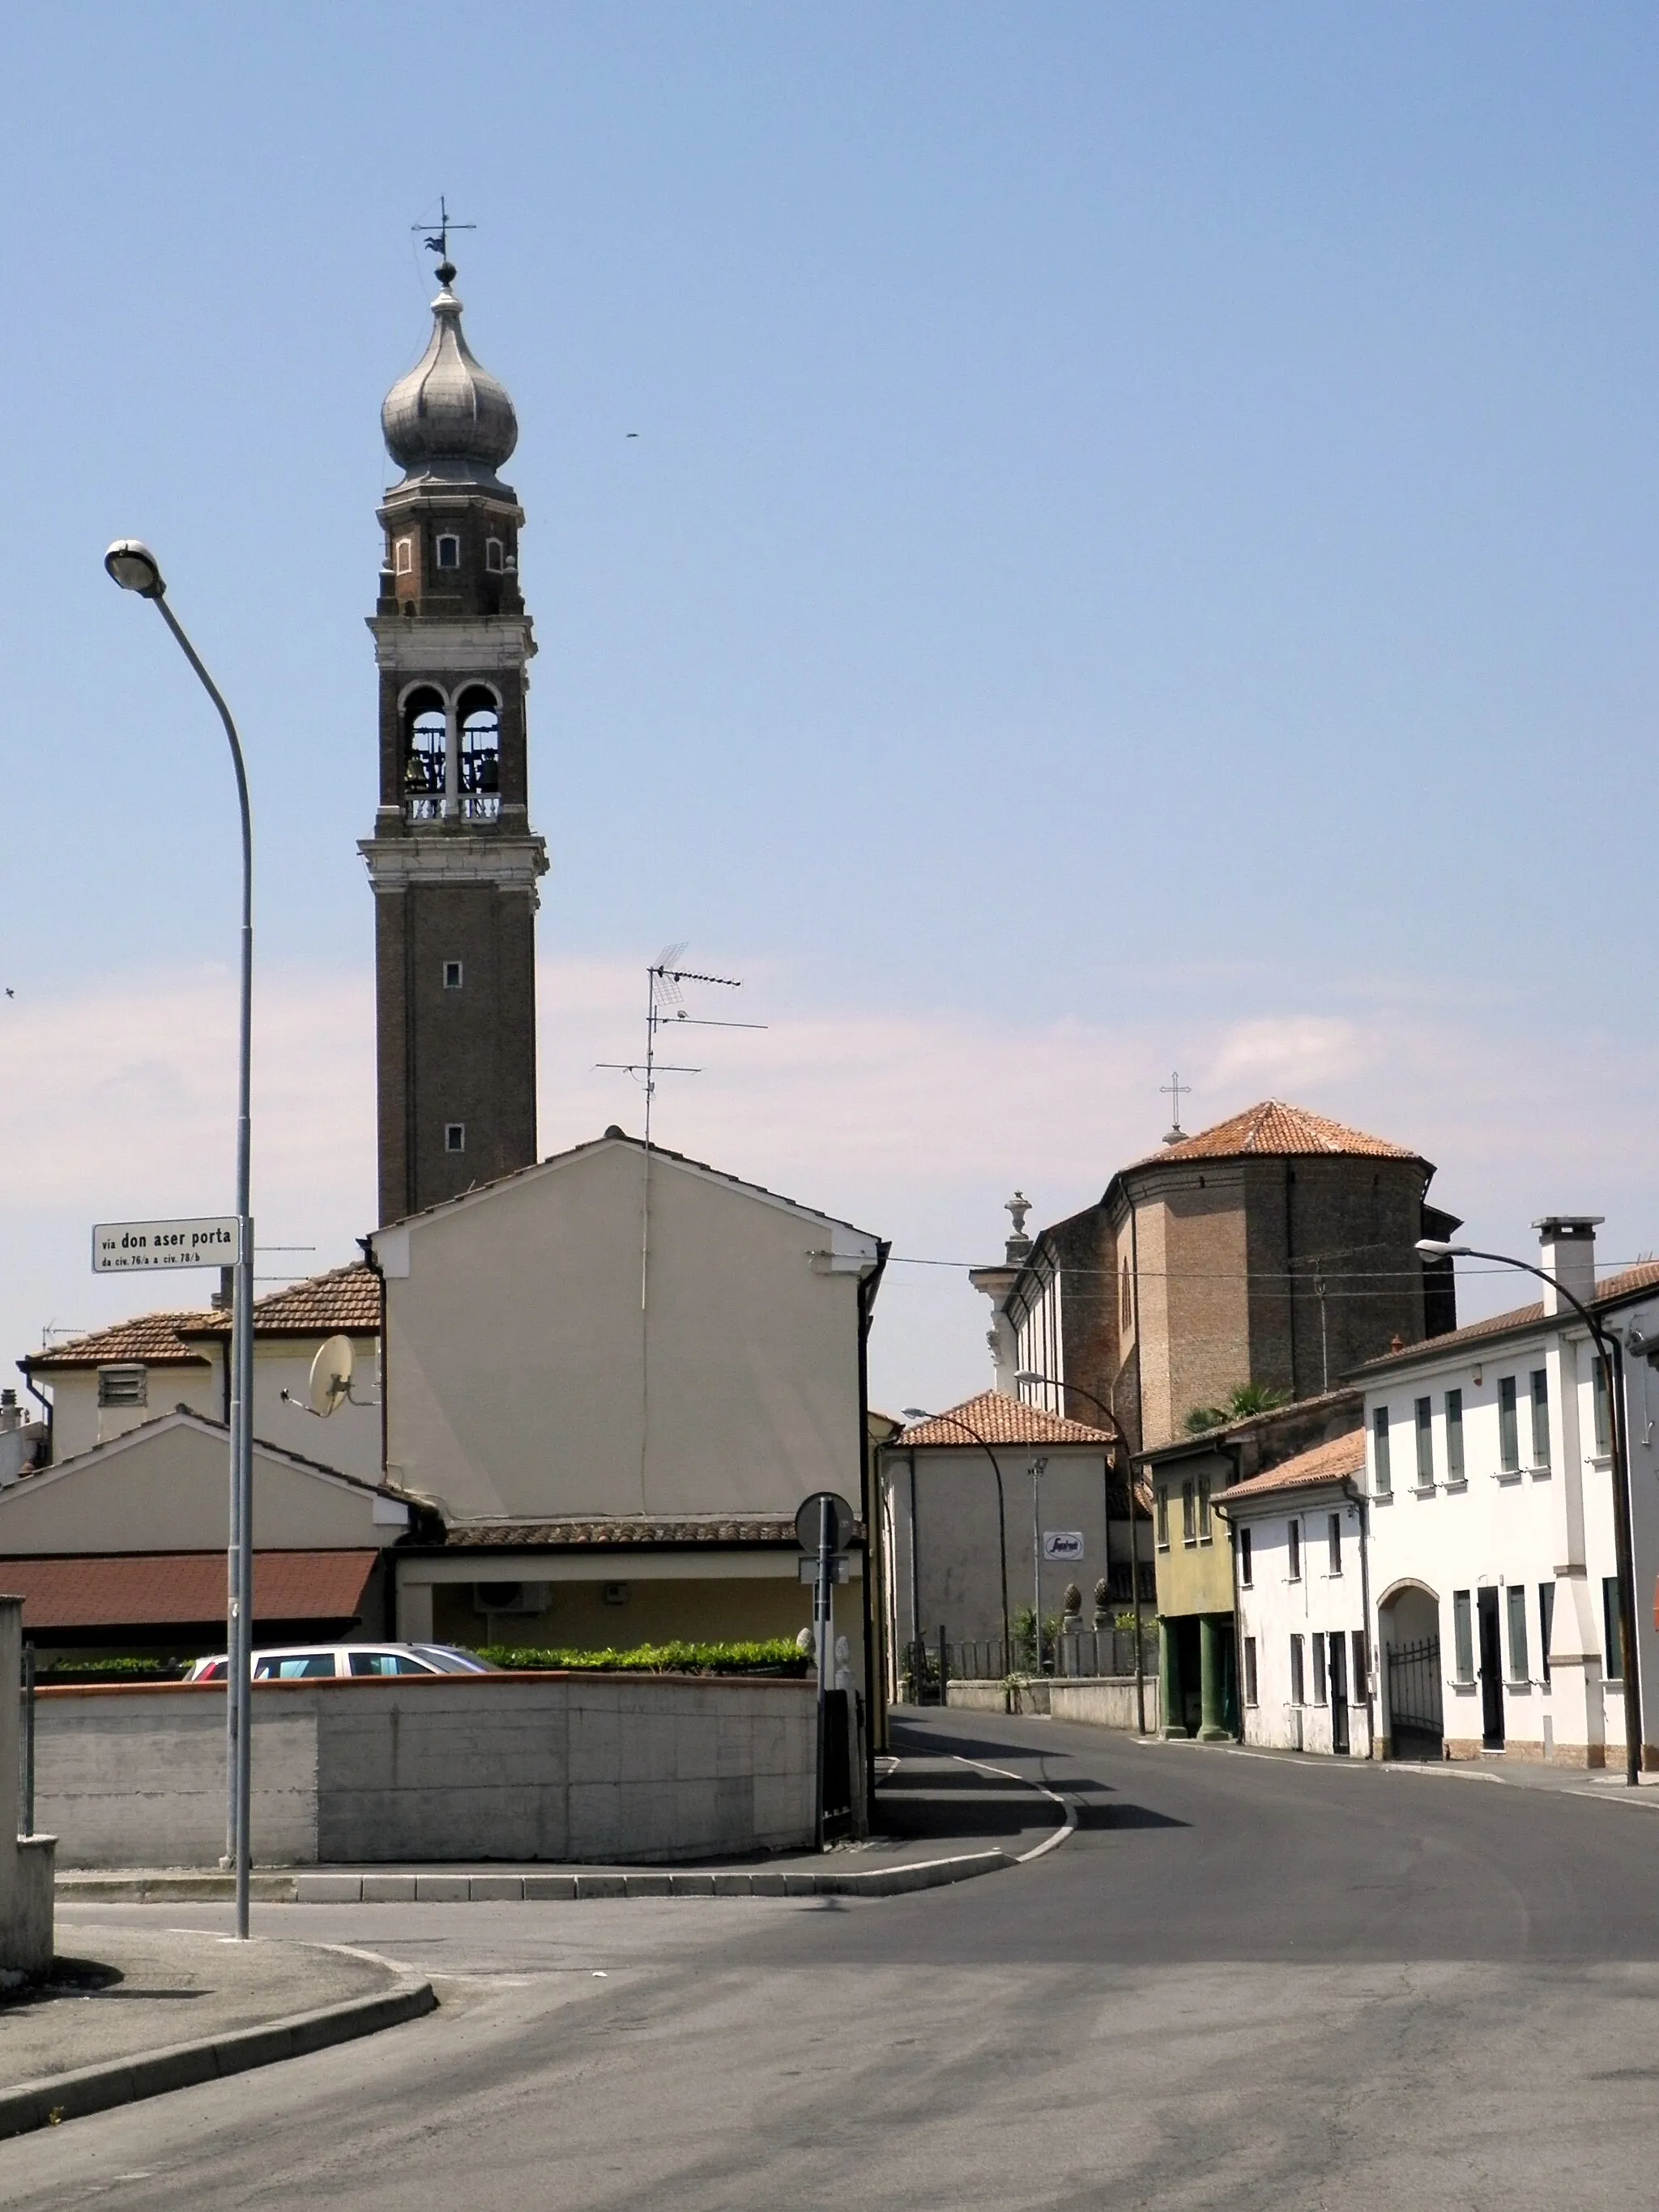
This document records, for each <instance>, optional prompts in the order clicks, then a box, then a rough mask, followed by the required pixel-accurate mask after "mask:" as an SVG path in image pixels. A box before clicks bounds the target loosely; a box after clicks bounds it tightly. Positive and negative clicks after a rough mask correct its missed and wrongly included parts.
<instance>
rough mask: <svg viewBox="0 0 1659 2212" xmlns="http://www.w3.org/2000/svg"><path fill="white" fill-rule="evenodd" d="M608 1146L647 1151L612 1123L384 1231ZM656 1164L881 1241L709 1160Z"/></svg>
mask: <svg viewBox="0 0 1659 2212" xmlns="http://www.w3.org/2000/svg"><path fill="white" fill-rule="evenodd" d="M605 1145H627V1146H630V1147H631V1148H632V1149H633V1150H634V1151H635V1152H645V1150H646V1149H647V1147H646V1143H645V1139H643V1138H642V1137H630V1136H629V1133H628V1132H627V1131H626V1130H625V1129H619V1128H618V1127H617V1125H616V1123H615V1122H614V1121H613V1122H612V1123H611V1127H609V1128H608V1129H606V1130H605V1133H604V1134H603V1135H602V1136H599V1137H590V1138H589V1139H588V1140H587V1141H586V1144H581V1145H571V1146H568V1147H567V1148H566V1150H565V1151H563V1152H550V1153H549V1154H548V1156H547V1158H545V1159H544V1160H532V1161H531V1163H530V1164H529V1165H528V1166H527V1167H522V1168H510V1169H509V1170H507V1174H505V1175H500V1176H493V1177H492V1178H491V1179H490V1181H489V1182H476V1183H474V1184H473V1185H472V1186H471V1188H470V1189H467V1190H463V1191H459V1192H458V1193H457V1194H456V1195H455V1196H454V1197H453V1198H441V1199H439V1200H437V1202H436V1203H435V1205H432V1206H422V1208H421V1209H420V1211H419V1212H416V1213H406V1214H404V1215H402V1216H401V1217H400V1218H398V1220H396V1221H386V1222H382V1223H381V1225H380V1227H381V1230H382V1231H385V1230H387V1229H401V1228H403V1227H404V1226H405V1225H407V1224H408V1223H410V1222H411V1221H429V1220H430V1219H431V1218H432V1217H433V1215H434V1214H435V1213H447V1212H451V1211H452V1210H453V1208H454V1207H456V1206H470V1205H471V1203H472V1202H473V1200H475V1199H479V1198H484V1197H487V1196H488V1195H489V1194H490V1193H492V1192H494V1191H498V1190H501V1189H503V1188H505V1187H506V1186H507V1184H508V1183H513V1182H523V1181H524V1180H525V1178H526V1176H534V1175H540V1174H541V1173H542V1172H543V1171H544V1170H545V1169H548V1168H554V1167H562V1166H563V1165H564V1164H566V1163H567V1162H568V1161H570V1160H576V1159H580V1158H582V1156H583V1155H584V1154H585V1153H587V1152H598V1151H599V1150H600V1148H601V1147H602V1146H605ZM650 1152H651V1157H652V1158H653V1160H667V1161H669V1162H671V1164H673V1165H674V1166H676V1167H682V1168H690V1170H692V1172H693V1173H694V1174H696V1175H702V1176H711V1177H712V1178H713V1180H714V1182H723V1183H727V1184H729V1185H730V1186H731V1188H732V1189H733V1190H740V1191H743V1192H744V1193H745V1194H747V1195H748V1196H750V1197H751V1198H761V1199H764V1200H766V1201H767V1203H768V1204H769V1205H771V1206H787V1207H789V1209H790V1210H791V1212H794V1213H804V1214H808V1215H810V1216H811V1218H812V1219H813V1220H814V1221H825V1222H828V1223H829V1225H831V1226H832V1227H834V1228H837V1229H850V1230H852V1231H853V1233H854V1236H855V1237H868V1238H869V1239H870V1241H871V1242H872V1243H880V1242H881V1239H880V1238H879V1237H877V1235H876V1233H875V1231H874V1230H872V1229H860V1228H859V1227H858V1226H857V1225H856V1224H855V1223H854V1222H851V1221H843V1220H842V1218H841V1217H840V1216H839V1215H838V1214H834V1213H825V1212H823V1210H822V1209H821V1208H820V1207H818V1206H805V1205H803V1204H802V1202H801V1200H799V1199H798V1198H787V1197H785V1196H784V1194H783V1193H782V1192H781V1191H775V1190H769V1189H768V1188H766V1186H765V1184H764V1183H758V1182H745V1181H744V1178H743V1176H734V1175H731V1174H728V1173H727V1171H726V1169H724V1168H716V1167H711V1166H710V1165H709V1164H708V1161H707V1160H694V1159H693V1158H691V1156H690V1153H689V1152H670V1151H669V1150H668V1149H667V1147H666V1146H663V1145H653V1146H651V1147H650Z"/></svg>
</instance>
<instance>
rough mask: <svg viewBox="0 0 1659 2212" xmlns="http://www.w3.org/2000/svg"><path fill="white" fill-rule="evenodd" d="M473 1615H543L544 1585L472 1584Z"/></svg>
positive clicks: (545, 1602) (545, 1587)
mask: <svg viewBox="0 0 1659 2212" xmlns="http://www.w3.org/2000/svg"><path fill="white" fill-rule="evenodd" d="M472 1609H473V1611H474V1612H475V1613H545V1612H546V1610H547V1584H546V1583H473V1585H472Z"/></svg>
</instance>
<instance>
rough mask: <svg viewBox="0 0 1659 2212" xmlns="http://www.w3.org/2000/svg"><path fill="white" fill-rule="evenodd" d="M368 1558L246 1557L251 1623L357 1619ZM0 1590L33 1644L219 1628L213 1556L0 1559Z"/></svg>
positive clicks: (371, 1564) (219, 1587) (218, 1568)
mask: <svg viewBox="0 0 1659 2212" xmlns="http://www.w3.org/2000/svg"><path fill="white" fill-rule="evenodd" d="M379 1565H380V1553H378V1552H372V1551H370V1552H256V1553H254V1555H253V1618H254V1625H255V1628H256V1630H257V1628H258V1624H259V1623H260V1622H261V1621H265V1622H272V1621H299V1620H304V1621H330V1622H339V1623H341V1624H342V1625H343V1624H345V1623H348V1622H352V1621H355V1620H358V1619H359V1618H360V1617H361V1615H362V1609H363V1593H364V1591H365V1589H367V1587H368V1581H369V1577H371V1576H372V1575H373V1574H374V1571H375V1569H376V1568H377V1567H378V1566H379ZM0 1589H3V1590H4V1592H5V1593H6V1594H7V1595H9V1596H13V1597H21V1599H22V1601H23V1627H24V1630H25V1632H27V1633H28V1634H30V1635H33V1636H37V1637H38V1636H45V1635H49V1634H51V1633H52V1632H64V1631H67V1630H71V1629H89V1628H93V1629H112V1628H126V1627H154V1628H181V1629H182V1628H216V1629H217V1630H218V1632H219V1633H220V1635H221V1636H222V1635H223V1632H224V1625H225V1555H224V1553H222V1552H152V1553H101V1554H100V1553H92V1554H88V1555H86V1556H83V1557H82V1558H78V1559H0Z"/></svg>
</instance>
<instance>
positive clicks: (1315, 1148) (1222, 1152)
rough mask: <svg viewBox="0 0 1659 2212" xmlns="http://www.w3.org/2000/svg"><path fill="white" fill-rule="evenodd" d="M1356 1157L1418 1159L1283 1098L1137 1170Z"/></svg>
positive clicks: (1152, 1156)
mask: <svg viewBox="0 0 1659 2212" xmlns="http://www.w3.org/2000/svg"><path fill="white" fill-rule="evenodd" d="M1317 1153H1327V1154H1338V1155H1356V1156H1358V1158H1364V1159H1381V1160H1416V1159H1421V1158H1422V1154H1421V1153H1420V1152H1413V1150H1412V1149H1411V1147H1410V1146H1408V1145H1391V1144H1390V1143H1389V1141H1388V1139H1387V1138H1386V1137H1371V1136H1368V1135H1367V1134H1366V1133H1365V1132H1364V1130H1363V1129H1351V1128H1349V1127H1348V1126H1347V1125H1346V1122H1342V1121H1332V1120H1331V1119H1330V1118H1329V1117H1328V1115H1324V1114H1313V1113H1310V1112H1309V1110H1308V1109H1307V1108H1306V1107H1305V1106H1291V1105H1287V1104H1286V1103H1285V1101H1284V1100H1283V1099H1282V1098H1264V1099H1263V1100H1262V1101H1261V1104H1260V1105H1258V1106H1249V1107H1247V1108H1246V1109H1245V1110H1244V1112H1243V1113H1242V1114H1235V1115H1233V1116H1232V1118H1231V1120H1230V1121H1218V1122H1217V1123H1216V1125H1215V1127H1213V1128H1212V1129H1200V1132H1199V1133H1198V1134H1197V1135H1196V1136H1194V1137H1183V1138H1182V1139H1181V1141H1180V1143H1179V1144H1175V1145H1164V1146H1161V1147H1160V1148H1159V1150H1158V1151H1157V1152H1149V1153H1148V1154H1147V1155H1146V1158H1144V1159H1139V1160H1137V1161H1136V1162H1135V1163H1134V1164H1135V1165H1136V1166H1137V1167H1149V1166H1152V1165H1153V1164H1163V1163H1164V1161H1166V1160H1232V1159H1248V1158H1255V1157H1263V1156H1272V1157H1274V1158H1301V1157H1304V1156H1305V1155H1308V1154H1317Z"/></svg>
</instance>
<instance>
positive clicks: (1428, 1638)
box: [1376, 1582, 1446, 1759]
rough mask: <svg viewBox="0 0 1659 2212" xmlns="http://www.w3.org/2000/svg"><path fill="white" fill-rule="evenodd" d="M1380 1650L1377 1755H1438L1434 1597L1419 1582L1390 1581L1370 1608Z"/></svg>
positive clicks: (1441, 1721) (1441, 1745) (1441, 1738)
mask: <svg viewBox="0 0 1659 2212" xmlns="http://www.w3.org/2000/svg"><path fill="white" fill-rule="evenodd" d="M1376 1621H1377V1628H1378V1632H1379V1636H1380V1640H1381V1643H1382V1645H1383V1650H1382V1662H1383V1663H1382V1667H1381V1669H1380V1672H1381V1674H1382V1683H1381V1687H1382V1690H1383V1757H1384V1758H1385V1759H1443V1758H1444V1757H1445V1755H1446V1750H1445V1717H1444V1714H1443V1708H1442V1696H1441V1666H1440V1600H1439V1599H1438V1597H1437V1596H1436V1595H1435V1593H1434V1592H1433V1591H1432V1590H1431V1589H1429V1587H1428V1586H1427V1584H1426V1583H1415V1582H1403V1583H1395V1585H1394V1587H1393V1589H1389V1590H1385V1591H1384V1592H1383V1596H1382V1599H1381V1600H1380V1601H1379V1602H1378V1605H1377V1608H1376Z"/></svg>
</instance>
